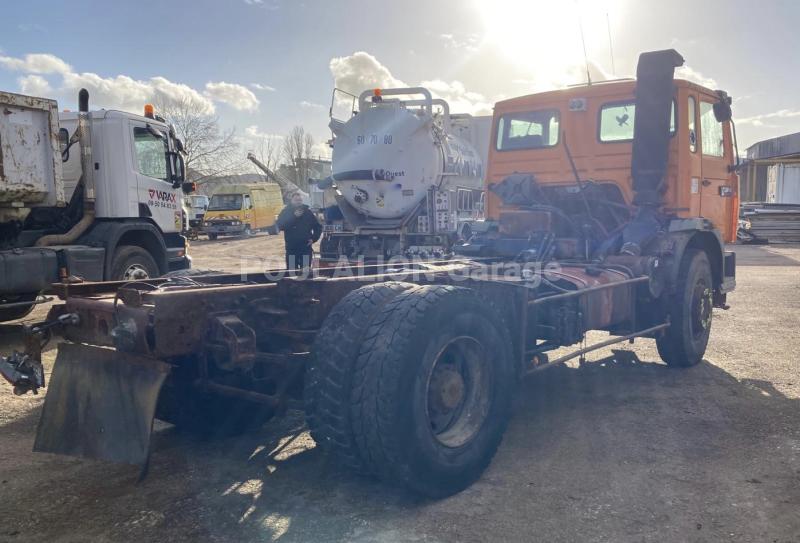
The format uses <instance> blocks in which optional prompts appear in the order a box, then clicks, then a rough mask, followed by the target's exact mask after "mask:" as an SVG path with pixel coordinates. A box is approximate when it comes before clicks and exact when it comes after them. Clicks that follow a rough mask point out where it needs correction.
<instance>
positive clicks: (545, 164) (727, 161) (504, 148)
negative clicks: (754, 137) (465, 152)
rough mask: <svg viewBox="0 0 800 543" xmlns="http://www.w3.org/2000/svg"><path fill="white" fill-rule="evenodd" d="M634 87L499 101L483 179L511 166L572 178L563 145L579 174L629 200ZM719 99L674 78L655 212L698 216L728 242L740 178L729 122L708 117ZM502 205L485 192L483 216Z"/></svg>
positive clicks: (548, 181) (570, 181)
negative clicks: (661, 191) (665, 160)
mask: <svg viewBox="0 0 800 543" xmlns="http://www.w3.org/2000/svg"><path fill="white" fill-rule="evenodd" d="M635 92H636V81H635V80H622V81H611V82H603V83H595V84H592V85H583V86H579V87H572V88H569V89H564V90H556V91H551V92H544V93H541V94H532V95H529V96H522V97H519V98H512V99H510V100H505V101H502V102H498V103H497V104H496V105H495V110H494V128H493V133H494V140H493V142H492V145H491V147H490V150H489V166H488V174H487V180H488V182H489V184H491V183H494V182H498V181H500V180H502V179H503V178H505V177H506V176H508V175H509V174H512V173H514V172H532V173H535V175H536V180H537V182H538V183H540V184H542V185H575V176H574V172H573V171H572V168H571V165H570V160H569V157H568V154H567V152H566V150H565V147H567V146H568V148H569V151H570V152H571V154H572V159H573V162H574V164H575V168H576V170H577V172H578V175H579V176H580V178H581V180H584V181H592V182H595V183H598V184H603V185H606V190H607V191H608V193H609V194H610V195H611V196H612V197H613V198H615V199H616V200H617V201H619V203H624V204H628V205H630V204H632V203H633V199H634V190H633V180H632V176H631V155H632V147H633V138H634V130H633V129H634V122H635V115H636V103H635V102H636V95H635ZM719 101H720V95H719V94H718V93H717V92H715V91H712V90H710V89H707V88H705V87H701V86H700V85H697V84H695V83H691V82H689V81H684V80H680V79H676V80H675V81H674V92H673V99H672V108H671V113H670V129H669V130H670V138H669V148H668V157H669V158H668V163H667V171H666V177H665V180H664V183H663V185H664V191H665V192H664V194H663V204H662V207H661V211H662V212H664V213H668V214H674V215H675V216H677V217H683V218H689V217H704V218H706V219H708V220H710V221H711V222H712V223H713V225H714V226H715V227H716V228H717V229H718V230H719V231H720V233H721V234H722V238H723V239H724V241H726V242H729V243H730V242H733V241H735V239H736V220H737V217H738V198H737V197H736V196H737V193H738V190H737V189H738V177H737V174H736V173H735V172H734V168H733V166H734V164H735V153H734V146H733V141H732V136H731V122H730V121H725V122H719V121H717V120H716V118H715V116H714V110H713V108H714V104H715V103H717V102H719ZM500 208H501V201H500V198H499V197H497V196H496V195H495V194H493V193H491V192H490V193H489V195H488V206H487V217H488V218H490V219H495V220H497V219H499V215H500Z"/></svg>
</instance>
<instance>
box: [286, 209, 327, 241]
mask: <svg viewBox="0 0 800 543" xmlns="http://www.w3.org/2000/svg"><path fill="white" fill-rule="evenodd" d="M275 224H276V225H277V226H278V229H280V230H283V239H284V240H285V241H286V247H287V248H288V247H304V246H306V245H308V240H313V241H315V242H316V241H317V240H319V237H320V236H321V235H322V225H320V224H319V221H318V220H317V217H316V216H315V215H314V214H313V213H312V212H311V210H310V209H309V208H308V206H307V205H302V206H299V207H295V206H293V205H291V204H289V205H288V206H286V207H284V208H283V211H281V213H280V215H278V220H277V221H275Z"/></svg>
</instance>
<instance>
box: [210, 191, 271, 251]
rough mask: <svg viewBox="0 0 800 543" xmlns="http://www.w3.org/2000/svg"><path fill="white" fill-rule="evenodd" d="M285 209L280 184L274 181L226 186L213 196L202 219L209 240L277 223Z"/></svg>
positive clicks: (262, 228) (248, 232)
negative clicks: (276, 219)
mask: <svg viewBox="0 0 800 543" xmlns="http://www.w3.org/2000/svg"><path fill="white" fill-rule="evenodd" d="M282 208H283V197H282V196H281V188H280V186H278V185H276V184H273V183H263V184H257V185H227V186H224V187H220V188H219V189H218V190H217V192H215V193H214V194H213V195H212V196H211V200H210V201H209V204H208V211H206V215H205V218H204V221H203V232H204V233H206V234H208V238H209V239H217V237H219V236H220V235H242V234H244V235H247V236H249V235H251V234H253V233H254V232H258V231H259V230H266V229H267V228H268V227H270V226H272V225H273V224H275V218H276V217H277V216H278V213H280V212H281V209H282Z"/></svg>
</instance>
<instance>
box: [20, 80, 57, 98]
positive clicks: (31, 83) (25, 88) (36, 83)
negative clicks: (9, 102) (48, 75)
mask: <svg viewBox="0 0 800 543" xmlns="http://www.w3.org/2000/svg"><path fill="white" fill-rule="evenodd" d="M17 82H18V83H19V90H20V92H22V94H27V95H29V96H42V97H47V96H48V95H50V94H52V92H53V89H52V88H50V83H48V82H47V79H45V78H44V77H42V76H40V75H26V76H24V77H20V78H19V79H17Z"/></svg>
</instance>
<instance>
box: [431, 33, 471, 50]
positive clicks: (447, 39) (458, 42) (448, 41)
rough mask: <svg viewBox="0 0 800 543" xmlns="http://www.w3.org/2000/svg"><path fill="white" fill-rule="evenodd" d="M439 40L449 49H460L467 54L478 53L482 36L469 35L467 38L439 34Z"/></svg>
mask: <svg viewBox="0 0 800 543" xmlns="http://www.w3.org/2000/svg"><path fill="white" fill-rule="evenodd" d="M439 39H440V40H442V42H444V46H445V47H447V48H452V49H460V50H462V51H466V52H473V51H476V50H477V49H478V46H479V45H480V41H481V40H480V36H478V35H477V34H468V35H466V36H457V35H455V34H439Z"/></svg>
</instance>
